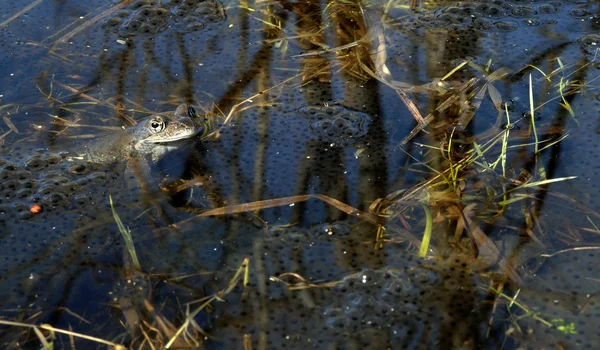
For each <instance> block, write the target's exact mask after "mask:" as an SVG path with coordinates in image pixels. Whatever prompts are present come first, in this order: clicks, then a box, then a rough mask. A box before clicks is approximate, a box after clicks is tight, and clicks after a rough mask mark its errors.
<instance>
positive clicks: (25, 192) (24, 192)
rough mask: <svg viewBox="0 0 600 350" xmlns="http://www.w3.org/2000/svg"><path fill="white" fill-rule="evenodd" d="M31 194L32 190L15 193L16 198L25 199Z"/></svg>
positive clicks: (26, 189)
mask: <svg viewBox="0 0 600 350" xmlns="http://www.w3.org/2000/svg"><path fill="white" fill-rule="evenodd" d="M32 194H33V189H31V188H22V189H20V190H18V191H17V192H16V193H15V197H16V198H27V197H29V196H31V195H32Z"/></svg>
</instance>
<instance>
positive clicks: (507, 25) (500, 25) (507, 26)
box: [494, 21, 519, 32]
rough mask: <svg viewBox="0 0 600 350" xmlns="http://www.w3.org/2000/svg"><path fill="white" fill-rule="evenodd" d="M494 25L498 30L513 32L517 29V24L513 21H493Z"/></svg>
mask: <svg viewBox="0 0 600 350" xmlns="http://www.w3.org/2000/svg"><path fill="white" fill-rule="evenodd" d="M494 26H495V27H496V29H497V30H498V31H499V32H513V31H515V30H517V28H518V27H519V24H518V23H516V22H513V21H500V22H496V23H494Z"/></svg>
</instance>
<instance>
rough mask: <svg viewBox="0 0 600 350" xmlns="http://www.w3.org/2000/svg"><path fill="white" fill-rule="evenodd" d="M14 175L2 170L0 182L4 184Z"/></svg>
mask: <svg viewBox="0 0 600 350" xmlns="http://www.w3.org/2000/svg"><path fill="white" fill-rule="evenodd" d="M14 177H15V174H14V173H13V172H12V171H8V170H2V171H0V181H2V182H4V181H7V180H10V179H13V178H14Z"/></svg>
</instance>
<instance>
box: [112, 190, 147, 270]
mask: <svg viewBox="0 0 600 350" xmlns="http://www.w3.org/2000/svg"><path fill="white" fill-rule="evenodd" d="M108 200H109V201H110V210H111V211H112V214H113V218H114V219H115V222H116V223H117V227H119V232H121V235H122V236H123V239H124V240H125V246H126V247H127V251H128V252H129V255H130V256H131V261H132V262H133V267H134V268H136V269H137V270H141V266H140V262H139V260H138V257H137V254H136V252H135V246H134V245H133V239H132V238H131V231H129V229H128V228H126V227H125V226H124V225H123V222H122V221H121V218H120V217H119V214H117V211H116V210H115V206H114V204H113V200H112V196H111V195H108Z"/></svg>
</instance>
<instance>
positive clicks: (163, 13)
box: [152, 7, 169, 18]
mask: <svg viewBox="0 0 600 350" xmlns="http://www.w3.org/2000/svg"><path fill="white" fill-rule="evenodd" d="M152 12H153V14H154V16H155V17H162V18H166V17H167V16H168V15H169V11H168V10H167V9H164V8H161V7H159V8H153V9H152Z"/></svg>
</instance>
